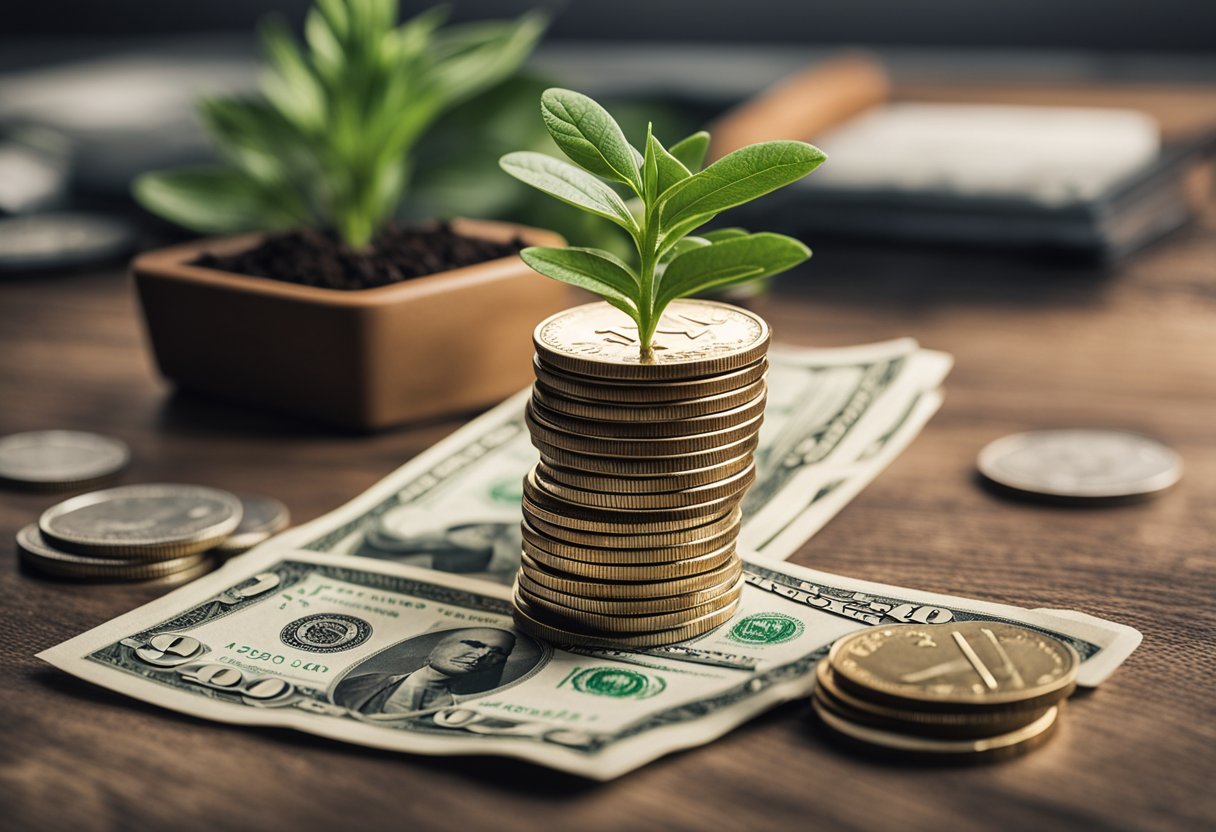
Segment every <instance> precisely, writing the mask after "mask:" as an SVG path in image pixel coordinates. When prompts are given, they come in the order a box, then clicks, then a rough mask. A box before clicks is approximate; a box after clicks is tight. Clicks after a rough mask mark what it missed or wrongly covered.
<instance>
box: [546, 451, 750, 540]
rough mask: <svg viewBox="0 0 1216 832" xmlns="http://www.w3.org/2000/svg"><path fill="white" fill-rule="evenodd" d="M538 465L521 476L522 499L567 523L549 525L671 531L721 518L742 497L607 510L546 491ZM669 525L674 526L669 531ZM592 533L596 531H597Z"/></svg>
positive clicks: (559, 522)
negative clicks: (586, 524) (624, 526)
mask: <svg viewBox="0 0 1216 832" xmlns="http://www.w3.org/2000/svg"><path fill="white" fill-rule="evenodd" d="M538 466H539V464H538V465H533V466H532V469H531V470H529V471H528V474H527V476H525V477H524V482H523V486H524V488H523V491H524V499H525V500H528V501H529V502H531V503H532V505H533V507H535V508H540V509H543V510H545V511H548V512H553V513H557V514H560V515H561V517H562V520H565V521H569V522H562V521H561V520H558V521H554V520H549V522H550V523H554V522H556V523H557V525H559V526H570V525H571V523H573V522H574V521H584V522H590V523H609V524H613V525H616V524H620V523H627V524H629V525H630V526H632V527H634V531H636V532H648V531H649V532H663V531H673V530H678V529H683V528H687V527H688V526H695V525H698V524H699V523H701V522H709V521H710V520H712V519H716V518H718V517H721V516H722V515H724V514H727V513H729V512H730V510H731V509H732V508H734V507H735V506H736V505H737V504H738V503H739V500H741V499H742V497H743V491H742V490H740V489H737V490H736V491H735V492H734V493H731V494H727V495H726V496H725V497H718V498H716V499H712V500H705V501H704V502H700V503H693V504H692V505H685V506H676V507H672V508H662V507H655V508H608V507H604V506H587V505H581V504H579V503H575V502H572V501H570V500H567V499H565V498H564V497H559V496H558V495H556V494H553V493H552V492H550V491H546V490H545V488H544V486H543V485H542V484H541V483H540V482H539V481H538V480H537V476H536V469H537V467H538ZM546 519H547V518H546ZM669 524H676V525H675V526H674V527H672V528H668V527H667V526H668V525H669ZM573 528H583V526H581V525H574V526H573ZM591 530H592V531H596V530H597V529H591Z"/></svg>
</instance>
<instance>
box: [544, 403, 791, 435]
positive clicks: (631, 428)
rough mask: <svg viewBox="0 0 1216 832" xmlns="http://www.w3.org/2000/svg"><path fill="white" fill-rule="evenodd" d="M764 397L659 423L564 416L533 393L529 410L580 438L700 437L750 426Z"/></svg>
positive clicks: (659, 421) (758, 413)
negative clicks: (746, 425) (740, 426)
mask: <svg viewBox="0 0 1216 832" xmlns="http://www.w3.org/2000/svg"><path fill="white" fill-rule="evenodd" d="M767 400H768V397H767V396H766V395H765V393H764V392H761V393H760V395H759V396H756V397H755V398H754V399H752V400H750V401H748V402H745V403H744V404H741V405H739V406H738V407H735V408H732V409H730V410H724V411H722V412H721V413H709V414H706V415H703V416H694V417H690V418H687V419H681V418H678V417H676V416H674V415H673V416H669V417H666V418H664V419H662V420H655V421H640V420H639V421H635V422H624V421H615V420H602V419H596V418H583V417H581V416H567V415H566V414H564V413H560V412H558V411H556V410H552V409H551V408H549V407H548V406H546V405H545V404H544V403H543V402H541V401H539V399H538V398H537V397H536V395H535V394H533V397H532V401H531V402H530V407H531V409H532V413H533V415H534V416H536V418H537V420H538V421H539V420H543V422H544V423H545V424H547V425H554V426H556V427H557V428H559V429H561V430H564V431H568V432H570V433H574V434H576V435H578V436H582V437H603V438H605V439H613V440H617V439H635V440H642V439H676V438H681V437H693V436H701V435H703V434H706V433H714V432H717V431H723V430H728V429H730V428H733V427H735V426H737V425H745V424H751V422H752V420H754V419H756V418H757V417H759V416H762V415H763V414H764V405H765V403H766V402H767Z"/></svg>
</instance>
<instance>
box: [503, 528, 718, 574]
mask: <svg viewBox="0 0 1216 832" xmlns="http://www.w3.org/2000/svg"><path fill="white" fill-rule="evenodd" d="M521 529H522V531H523V539H524V542H525V543H531V544H532V545H533V546H536V547H538V548H541V549H544V550H545V551H546V552H549V553H550V554H553V555H556V556H558V557H563V558H570V559H571V560H581V561H585V562H586V563H603V564H616V565H620V566H627V565H630V564H635V565H636V564H642V563H669V562H671V561H673V560H683V559H684V558H695V557H697V556H698V555H707V554H709V553H710V552H713V551H715V550H717V549H721V548H722V547H723V546H725V545H726V544H728V543H731V542H733V541H734V540H735V538H736V537H737V536H738V534H739V529H738V527H735V526H732V527H729V528H727V529H726V531H724V532H722V533H721V534H718V535H715V536H713V537H707V538H704V539H702V540H695V541H692V542H691V543H681V544H677V545H674V546H661V547H659V548H656V549H611V548H607V547H602V546H579V545H577V544H570V543H567V542H565V541H564V540H559V539H557V538H554V537H551V536H549V535H546V534H544V533H542V532H540V531H538V530H537V529H536V528H535V527H533V526H532V524H531V523H529V522H527V521H526V520H525V521H524V522H523V523H522V524H521Z"/></svg>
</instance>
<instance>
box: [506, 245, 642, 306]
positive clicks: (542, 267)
mask: <svg viewBox="0 0 1216 832" xmlns="http://www.w3.org/2000/svg"><path fill="white" fill-rule="evenodd" d="M519 254H520V257H522V258H523V259H524V262H525V263H527V264H528V265H529V266H531V267H532V268H533V269H535V270H536V271H538V272H540V273H541V274H543V275H545V276H547V277H551V278H553V279H554V280H560V281H562V282H563V283H569V284H571V285H572V286H578V287H580V288H582V289H589V290H590V291H592V292H595V293H596V294H597V295H600V296H601V297H603V298H605V299H614V300H616V301H618V302H619V303H623V304H625V305H626V306H628V307H631V308H632V309H633V310H634V312H631V313H630V315H636V310H637V294H638V282H637V277H636V276H635V275H634V274H633V271H632V270H631V269H630V268H629V267H628V266H626V265H625V264H624V263H622V262H621V261H620V260H618V259H617V258H615V257H613V256H612V255H611V254H608V252H606V251H597V250H596V249H592V248H535V247H533V248H526V249H524V250H523V251H521V252H520V253H519ZM617 308H618V309H619V308H621V307H620V306H618V307H617Z"/></svg>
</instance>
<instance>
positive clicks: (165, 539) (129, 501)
mask: <svg viewBox="0 0 1216 832" xmlns="http://www.w3.org/2000/svg"><path fill="white" fill-rule="evenodd" d="M240 522H241V501H240V500H239V499H237V498H236V497H235V496H234V495H232V494H229V493H228V492H227V491H220V490H219V489H215V488H205V487H203V486H198V485H126V486H121V487H119V488H109V489H106V490H104V491H94V492H92V493H89V494H82V495H80V496H79V497H73V498H72V499H70V500H65V501H64V502H62V503H60V504H59V505H57V506H52V507H51V508H49V509H47V510H46V511H45V512H43V514H42V517H40V518H39V519H38V528H39V529H40V530H41V531H42V534H43V535H44V536H45V537H46V538H47V540H48V541H49V542H50V543H51V544H52V545H54V546H61V547H64V548H66V549H68V550H69V551H72V552H76V553H79V554H88V555H100V556H103V557H105V556H110V557H119V558H127V557H130V558H139V557H144V558H149V559H168V558H172V557H181V556H183V555H188V554H193V553H195V552H201V551H204V550H206V549H210V548H211V547H213V546H215V545H216V544H218V543H219V542H220V541H221V540H223V539H224V538H226V537H227V536H228V535H229V534H231V533H232V532H233V531H234V530H235V529H236V527H237V525H238V524H240Z"/></svg>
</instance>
